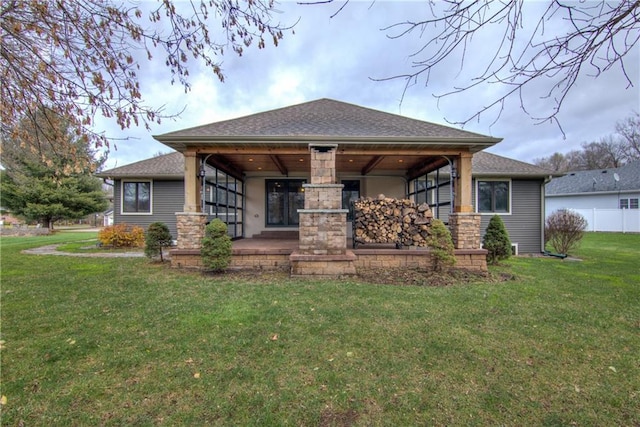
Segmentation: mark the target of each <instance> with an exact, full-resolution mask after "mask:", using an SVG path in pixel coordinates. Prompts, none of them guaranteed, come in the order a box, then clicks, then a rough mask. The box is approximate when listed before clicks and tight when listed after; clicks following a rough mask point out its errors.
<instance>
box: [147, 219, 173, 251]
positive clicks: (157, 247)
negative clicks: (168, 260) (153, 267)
mask: <svg viewBox="0 0 640 427" xmlns="http://www.w3.org/2000/svg"><path fill="white" fill-rule="evenodd" d="M172 240H173V238H172V236H171V232H170V231H169V227H167V225H166V224H164V223H162V222H154V223H153V224H151V225H149V228H147V233H146V234H145V241H144V243H145V246H144V254H145V255H146V256H147V257H148V258H153V257H156V256H158V255H160V261H164V257H163V255H162V248H167V247H169V246H171V241H172Z"/></svg>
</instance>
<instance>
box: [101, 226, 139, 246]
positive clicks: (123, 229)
mask: <svg viewBox="0 0 640 427" xmlns="http://www.w3.org/2000/svg"><path fill="white" fill-rule="evenodd" d="M98 240H100V243H102V245H103V246H110V247H112V248H141V247H143V246H144V229H143V228H142V227H139V226H137V225H129V224H117V225H111V226H109V227H105V228H103V229H102V230H100V232H99V233H98Z"/></svg>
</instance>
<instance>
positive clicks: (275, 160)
mask: <svg viewBox="0 0 640 427" xmlns="http://www.w3.org/2000/svg"><path fill="white" fill-rule="evenodd" d="M269 157H270V158H271V160H272V161H273V163H274V164H275V165H276V167H277V168H278V170H279V171H280V173H281V174H282V175H284V176H289V170H288V169H287V167H286V166H285V164H284V163H283V162H282V159H281V158H280V157H278V156H277V155H276V154H271V155H270V156H269Z"/></svg>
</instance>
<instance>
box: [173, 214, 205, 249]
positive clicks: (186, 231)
mask: <svg viewBox="0 0 640 427" xmlns="http://www.w3.org/2000/svg"><path fill="white" fill-rule="evenodd" d="M206 224H207V215H206V214H203V213H199V212H178V213H176V227H177V229H178V239H177V240H178V246H177V249H200V248H201V247H202V239H203V238H204V228H205V227H206Z"/></svg>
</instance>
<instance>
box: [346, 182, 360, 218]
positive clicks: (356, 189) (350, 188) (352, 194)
mask: <svg viewBox="0 0 640 427" xmlns="http://www.w3.org/2000/svg"><path fill="white" fill-rule="evenodd" d="M342 185H344V187H343V188H342V209H349V212H348V213H347V221H353V205H352V202H354V201H356V200H358V199H359V198H360V181H358V180H343V181H342Z"/></svg>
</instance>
